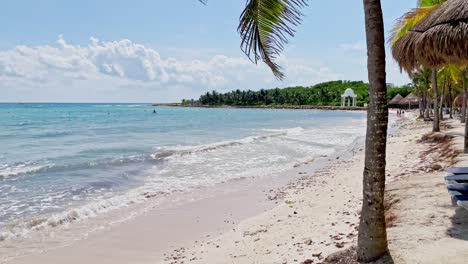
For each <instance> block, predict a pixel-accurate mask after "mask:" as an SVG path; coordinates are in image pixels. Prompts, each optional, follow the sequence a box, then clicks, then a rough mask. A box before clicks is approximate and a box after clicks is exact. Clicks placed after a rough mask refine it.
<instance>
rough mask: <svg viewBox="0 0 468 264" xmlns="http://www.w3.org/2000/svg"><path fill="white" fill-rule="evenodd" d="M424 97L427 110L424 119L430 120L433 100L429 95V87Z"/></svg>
mask: <svg viewBox="0 0 468 264" xmlns="http://www.w3.org/2000/svg"><path fill="white" fill-rule="evenodd" d="M424 98H426V99H425V102H426V110H425V111H424V120H429V118H430V117H429V109H431V101H430V100H429V95H428V92H427V88H426V90H425V91H424Z"/></svg>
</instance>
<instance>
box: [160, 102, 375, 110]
mask: <svg viewBox="0 0 468 264" xmlns="http://www.w3.org/2000/svg"><path fill="white" fill-rule="evenodd" d="M151 106H166V107H186V108H234V109H236V108H239V109H290V110H331V111H367V107H361V106H344V107H343V106H325V105H249V106H243V105H182V104H180V103H169V104H152V105H151Z"/></svg>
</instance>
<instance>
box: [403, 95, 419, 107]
mask: <svg viewBox="0 0 468 264" xmlns="http://www.w3.org/2000/svg"><path fill="white" fill-rule="evenodd" d="M398 104H399V105H401V106H408V108H411V106H417V105H419V97H417V96H415V95H414V94H413V93H410V94H408V95H407V96H406V97H405V98H403V99H401V100H400V102H399V103H398Z"/></svg>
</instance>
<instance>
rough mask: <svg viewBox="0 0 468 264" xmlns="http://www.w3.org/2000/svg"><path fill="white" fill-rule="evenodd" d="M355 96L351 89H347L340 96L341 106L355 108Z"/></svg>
mask: <svg viewBox="0 0 468 264" xmlns="http://www.w3.org/2000/svg"><path fill="white" fill-rule="evenodd" d="M356 99H357V95H356V94H355V93H354V91H353V89H351V88H348V89H346V91H345V92H344V94H342V95H341V106H342V107H344V106H346V105H347V106H356Z"/></svg>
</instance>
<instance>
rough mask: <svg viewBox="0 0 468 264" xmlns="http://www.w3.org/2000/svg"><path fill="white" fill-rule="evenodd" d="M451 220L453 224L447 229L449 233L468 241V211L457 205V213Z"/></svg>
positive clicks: (451, 235)
mask: <svg viewBox="0 0 468 264" xmlns="http://www.w3.org/2000/svg"><path fill="white" fill-rule="evenodd" d="M450 220H451V221H452V226H451V227H450V228H449V229H447V232H446V233H447V235H448V236H450V237H453V238H456V239H460V240H466V241H468V211H467V210H466V209H465V208H463V207H457V208H456V209H455V214H454V215H453V216H452V217H451V218H450Z"/></svg>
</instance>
